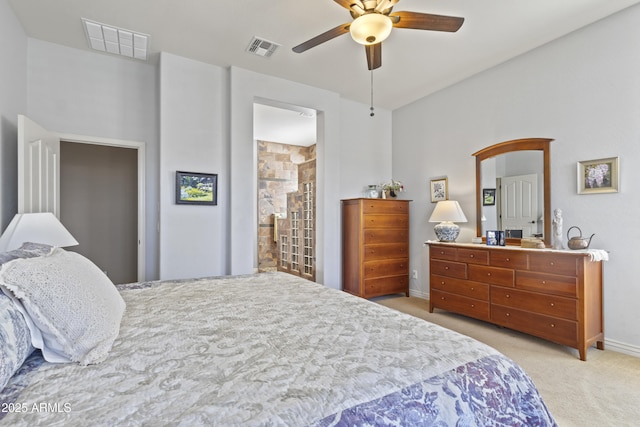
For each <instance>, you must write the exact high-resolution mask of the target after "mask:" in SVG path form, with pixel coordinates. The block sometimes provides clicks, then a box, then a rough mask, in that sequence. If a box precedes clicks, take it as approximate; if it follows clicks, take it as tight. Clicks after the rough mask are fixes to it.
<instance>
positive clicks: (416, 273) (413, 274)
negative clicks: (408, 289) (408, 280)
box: [411, 270, 418, 279]
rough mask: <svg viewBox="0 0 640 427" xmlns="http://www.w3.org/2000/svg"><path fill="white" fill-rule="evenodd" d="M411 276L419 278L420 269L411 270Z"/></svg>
mask: <svg viewBox="0 0 640 427" xmlns="http://www.w3.org/2000/svg"><path fill="white" fill-rule="evenodd" d="M411 277H412V278H414V279H417V278H418V270H413V271H412V272H411Z"/></svg>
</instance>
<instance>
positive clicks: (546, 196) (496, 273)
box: [428, 138, 604, 360]
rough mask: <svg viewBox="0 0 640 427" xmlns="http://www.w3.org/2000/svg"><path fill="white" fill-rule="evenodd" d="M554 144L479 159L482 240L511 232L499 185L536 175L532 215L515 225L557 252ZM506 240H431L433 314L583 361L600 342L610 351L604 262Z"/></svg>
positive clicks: (500, 147)
mask: <svg viewBox="0 0 640 427" xmlns="http://www.w3.org/2000/svg"><path fill="white" fill-rule="evenodd" d="M551 141H552V139H547V138H526V139H517V140H512V141H505V142H502V143H499V144H495V145H492V146H489V147H487V148H484V149H482V150H480V151H477V152H476V153H474V154H473V156H475V158H476V229H477V236H478V237H482V238H483V241H486V239H485V236H486V232H487V231H488V230H507V229H509V228H511V229H513V228H512V227H513V226H512V225H511V224H513V223H511V222H509V221H506V220H505V218H504V216H505V215H506V213H505V212H507V211H505V210H504V209H501V205H503V206H502V208H504V205H510V203H508V202H507V201H505V200H510V199H508V197H509V196H510V195H509V194H507V193H505V191H504V189H502V190H503V191H501V188H500V187H501V184H503V183H505V182H512V181H514V178H515V177H524V176H533V178H532V179H530V181H529V182H530V183H531V186H532V187H536V188H535V192H536V193H535V196H532V197H531V203H523V204H522V205H523V206H528V207H529V212H516V214H518V215H519V216H520V221H521V224H522V226H521V227H517V228H520V230H518V231H521V232H523V234H522V236H523V237H529V236H536V237H540V236H541V237H542V239H543V240H544V244H545V245H546V247H547V248H550V247H551V243H552V242H551V173H550V171H551V168H550V158H551V155H550V143H551ZM485 189H490V190H493V189H495V196H496V199H497V200H496V202H495V203H492V204H488V203H483V193H484V190H485ZM529 193H530V192H529ZM502 199H505V200H502ZM522 210H523V211H524V210H526V209H525V208H523V209H522ZM512 213H513V212H508V214H509V215H511V214H512ZM518 215H516V216H518ZM509 219H510V220H511V218H509ZM506 240H507V242H506V243H507V246H504V247H499V246H488V245H485V244H470V243H469V244H463V243H440V242H428V244H429V270H430V299H429V311H430V312H433V310H434V308H440V309H445V310H448V311H452V312H456V313H459V314H463V315H466V316H470V317H474V318H477V319H481V320H484V321H487V322H491V323H494V324H497V325H500V326H504V327H507V328H510V329H514V330H517V331H521V332H525V333H528V334H531V335H535V336H537V337H540V338H544V339H547V340H549V341H553V342H556V343H559V344H563V345H567V346H570V347H573V348H576V349H578V352H579V355H580V359H581V360H586V358H587V348H589V347H590V346H591V345H593V344H594V343H595V344H596V346H597V348H599V349H604V326H603V313H602V286H603V283H602V261H600V260H593V261H592V260H591V254H590V253H588V252H585V251H571V250H552V249H524V248H521V246H520V245H521V239H519V238H510V239H506Z"/></svg>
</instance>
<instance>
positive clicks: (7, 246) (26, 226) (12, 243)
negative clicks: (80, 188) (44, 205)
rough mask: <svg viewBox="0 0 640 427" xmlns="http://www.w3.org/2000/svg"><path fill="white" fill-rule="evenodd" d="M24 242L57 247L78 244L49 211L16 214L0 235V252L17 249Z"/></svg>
mask: <svg viewBox="0 0 640 427" xmlns="http://www.w3.org/2000/svg"><path fill="white" fill-rule="evenodd" d="M25 242H31V243H44V244H47V245H51V246H55V247H59V248H61V247H66V246H75V245H78V244H79V243H78V241H77V240H76V239H74V237H73V236H72V235H71V233H69V231H68V230H67V229H66V228H65V227H64V225H62V223H61V222H60V221H59V220H58V218H56V216H55V215H54V214H52V213H51V212H38V213H23V214H16V216H14V217H13V219H12V220H11V222H10V223H9V226H8V227H7V229H6V230H5V231H4V233H2V236H0V252H7V251H11V250H14V249H17V248H19V247H20V246H22V244H23V243H25Z"/></svg>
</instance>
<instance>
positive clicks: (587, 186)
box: [577, 157, 619, 194]
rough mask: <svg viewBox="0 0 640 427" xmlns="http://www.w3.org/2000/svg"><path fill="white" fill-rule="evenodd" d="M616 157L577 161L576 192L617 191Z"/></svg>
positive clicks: (617, 172)
mask: <svg viewBox="0 0 640 427" xmlns="http://www.w3.org/2000/svg"><path fill="white" fill-rule="evenodd" d="M618 177H619V171H618V158H617V157H609V158H606V159H596V160H584V161H581V162H578V179H577V181H578V194H597V193H617V192H618V187H619V182H618Z"/></svg>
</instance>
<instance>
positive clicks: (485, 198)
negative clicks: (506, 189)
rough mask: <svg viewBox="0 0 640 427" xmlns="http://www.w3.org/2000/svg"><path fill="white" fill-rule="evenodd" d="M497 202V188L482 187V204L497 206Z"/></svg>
mask: <svg viewBox="0 0 640 427" xmlns="http://www.w3.org/2000/svg"><path fill="white" fill-rule="evenodd" d="M495 204H496V189H495V188H483V189H482V206H495Z"/></svg>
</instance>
